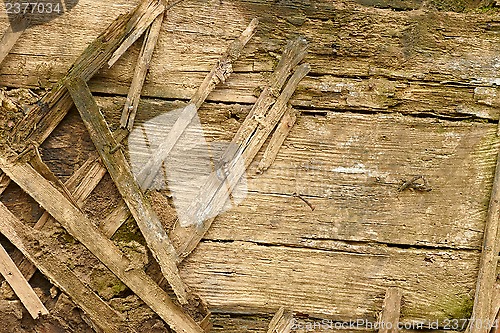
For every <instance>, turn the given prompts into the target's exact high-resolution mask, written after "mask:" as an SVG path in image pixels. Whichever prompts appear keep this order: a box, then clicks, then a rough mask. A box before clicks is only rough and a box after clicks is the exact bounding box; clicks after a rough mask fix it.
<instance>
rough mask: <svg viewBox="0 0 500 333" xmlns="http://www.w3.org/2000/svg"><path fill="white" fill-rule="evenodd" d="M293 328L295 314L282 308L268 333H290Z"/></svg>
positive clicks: (274, 318) (272, 321) (272, 320)
mask: <svg viewBox="0 0 500 333" xmlns="http://www.w3.org/2000/svg"><path fill="white" fill-rule="evenodd" d="M292 327H293V314H292V312H291V311H289V310H285V308H284V307H281V308H280V309H279V310H278V312H276V314H275V315H274V317H273V319H271V322H270V323H269V327H268V330H267V333H290V332H291V330H292Z"/></svg>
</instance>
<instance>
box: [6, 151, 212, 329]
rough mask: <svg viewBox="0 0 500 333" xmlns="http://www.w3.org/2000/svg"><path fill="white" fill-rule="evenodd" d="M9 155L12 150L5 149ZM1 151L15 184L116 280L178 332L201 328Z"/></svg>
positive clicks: (63, 202)
mask: <svg viewBox="0 0 500 333" xmlns="http://www.w3.org/2000/svg"><path fill="white" fill-rule="evenodd" d="M8 155H9V156H10V158H14V159H15V157H16V156H15V154H14V153H13V152H9V153H8ZM10 158H8V157H7V156H6V155H5V153H4V154H3V155H0V168H1V169H2V170H3V171H4V172H5V173H6V174H7V175H8V176H9V177H10V178H11V179H12V180H13V181H15V182H16V183H17V184H18V185H19V187H21V188H22V189H23V190H24V191H26V192H27V193H28V194H29V195H31V196H32V197H33V198H34V199H35V200H36V201H37V202H38V203H40V205H41V206H42V207H43V208H44V209H45V210H46V211H47V212H49V213H50V215H52V216H53V217H54V218H55V219H56V220H57V221H58V222H59V223H61V225H62V226H63V227H64V228H65V229H66V230H67V231H68V232H69V234H70V235H72V236H73V237H74V238H75V239H77V240H78V241H79V242H81V243H82V244H83V245H84V246H85V247H86V248H87V249H88V250H89V251H90V252H92V253H93V254H94V255H95V256H96V257H97V258H98V259H99V260H100V261H101V262H102V263H103V264H105V265H106V266H107V267H108V268H109V269H110V270H111V271H112V272H113V273H114V274H115V275H116V276H117V277H118V278H119V279H120V280H122V281H123V283H125V285H127V286H128V287H129V288H130V289H131V290H132V291H133V292H134V293H136V294H137V296H138V297H140V298H141V299H142V300H143V301H144V302H145V303H146V304H147V305H149V306H150V307H151V309H153V311H155V312H156V313H157V314H158V315H159V316H160V317H161V318H162V319H163V320H165V322H166V323H167V324H169V325H170V327H172V328H173V329H174V330H176V331H178V332H186V333H187V332H200V333H201V332H203V330H202V329H201V328H200V326H198V325H197V324H196V322H195V321H194V320H193V319H192V318H191V317H190V316H188V315H187V314H186V313H184V311H183V310H182V309H181V308H180V307H179V306H177V305H175V304H174V303H173V302H172V301H171V299H170V297H169V296H168V294H167V293H165V291H163V290H162V289H161V288H160V287H159V286H158V285H157V284H156V283H155V282H154V281H153V280H152V279H151V278H150V277H149V276H148V275H146V274H145V273H144V271H143V270H141V269H138V268H136V267H134V266H133V265H132V264H131V262H130V260H129V259H128V258H126V257H125V256H124V255H123V253H122V252H121V251H120V250H119V249H118V248H117V247H116V246H115V245H114V243H113V242H112V241H110V240H109V239H108V238H106V237H105V236H104V235H103V234H102V233H101V232H100V231H99V230H98V229H97V228H96V227H95V225H94V223H93V222H92V221H90V220H89V219H88V218H87V216H86V215H85V214H84V213H82V212H81V211H80V209H78V208H77V207H75V206H74V205H73V204H72V203H71V202H70V201H69V200H68V199H67V198H66V197H64V195H62V194H61V193H60V192H59V191H58V190H57V189H56V188H54V187H53V185H52V184H51V183H50V182H49V181H47V180H46V179H45V178H43V177H42V176H40V175H39V174H38V173H37V172H36V171H35V170H34V169H33V168H32V167H31V166H30V165H28V164H27V163H23V162H17V163H16V162H12V161H11V160H10Z"/></svg>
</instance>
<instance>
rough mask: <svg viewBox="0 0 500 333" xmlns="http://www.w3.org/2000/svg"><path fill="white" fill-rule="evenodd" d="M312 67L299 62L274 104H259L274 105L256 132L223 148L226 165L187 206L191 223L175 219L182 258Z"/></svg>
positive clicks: (175, 238)
mask: <svg viewBox="0 0 500 333" xmlns="http://www.w3.org/2000/svg"><path fill="white" fill-rule="evenodd" d="M309 70H310V66H309V64H303V65H300V66H298V67H297V69H296V70H295V72H294V73H293V75H292V76H291V78H290V80H289V81H288V83H287V85H286V86H285V88H284V89H283V92H282V93H281V94H280V95H279V96H278V98H277V99H275V100H274V102H273V103H272V104H267V103H263V104H260V105H261V108H264V107H265V108H267V107H268V105H272V107H271V109H270V110H269V111H268V113H267V114H266V117H265V118H262V119H261V120H260V124H261V125H260V126H259V127H256V128H255V129H254V131H253V132H248V131H246V130H243V131H241V132H242V133H249V136H248V137H247V138H245V140H244V142H243V143H241V144H239V145H238V146H237V148H235V146H229V148H228V149H227V150H226V151H225V152H224V156H228V157H226V158H227V159H226V158H225V159H224V160H223V165H221V166H220V167H219V169H218V170H216V171H214V172H213V173H212V174H211V175H210V176H209V177H208V180H207V182H206V183H205V184H204V186H202V188H201V189H200V195H199V197H198V198H196V199H195V200H193V204H192V205H191V207H190V208H188V209H187V210H186V211H187V212H189V213H190V214H191V215H190V216H188V217H186V218H185V219H186V220H188V221H192V222H191V223H192V225H190V226H187V227H185V226H182V225H181V222H180V220H179V219H178V220H177V221H176V223H175V224H174V227H173V229H172V232H171V234H170V235H171V238H172V241H173V242H174V245H175V246H176V249H177V252H178V254H179V257H180V258H181V260H182V258H185V257H186V256H188V255H189V253H191V252H192V251H193V250H194V249H195V248H196V246H197V245H198V243H199V242H200V240H201V239H202V237H203V235H204V234H205V233H206V232H207V231H208V229H209V228H210V226H211V224H212V222H213V221H214V218H209V219H206V217H205V215H206V214H207V212H220V211H221V209H222V208H223V207H224V204H225V203H226V198H227V195H226V193H227V189H226V186H227V188H228V189H229V192H231V191H232V190H233V189H234V187H235V186H236V185H237V183H238V181H239V180H240V178H241V176H242V175H243V173H244V172H245V170H246V168H248V166H249V165H250V164H251V162H252V160H253V159H254V158H255V156H256V155H257V153H258V151H259V150H260V148H261V147H262V145H264V142H265V141H266V139H267V137H268V136H269V135H270V134H271V132H272V130H273V128H274V127H275V126H276V124H277V123H278V122H279V120H280V119H281V117H282V116H283V114H284V112H285V111H286V107H287V103H288V100H289V99H290V97H291V96H292V95H293V93H294V92H295V89H296V88H297V85H298V84H299V82H300V80H302V78H304V77H305V76H306V75H307V73H308V72H309ZM261 108H258V109H255V111H254V114H258V113H261V111H262V110H261ZM249 117H250V116H249ZM252 118H253V117H252ZM247 120H249V121H247ZM246 126H250V127H253V119H250V118H248V117H247V119H245V121H244V122H243V124H242V125H241V127H240V129H241V128H242V127H246ZM239 132H240V131H239ZM241 165H243V167H241ZM221 169H224V170H226V171H225V172H224V177H222V179H221V177H220V174H221V172H220V171H221Z"/></svg>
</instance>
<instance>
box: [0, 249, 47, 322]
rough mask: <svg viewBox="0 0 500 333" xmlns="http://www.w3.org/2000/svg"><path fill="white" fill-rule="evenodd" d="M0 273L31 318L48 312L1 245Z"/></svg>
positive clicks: (36, 317)
mask: <svg viewBox="0 0 500 333" xmlns="http://www.w3.org/2000/svg"><path fill="white" fill-rule="evenodd" d="M0 274H2V276H3V277H4V279H5V280H6V281H7V283H8V284H9V285H10V287H11V288H12V290H14V292H15V293H16V295H17V297H18V298H19V300H21V303H23V305H24V307H25V308H26V310H28V312H29V314H30V315H31V317H32V318H33V319H38V317H39V316H40V315H47V314H49V311H48V310H47V309H46V308H45V306H44V305H43V303H42V301H40V298H38V296H37V294H36V293H35V291H34V290H33V289H32V288H31V286H30V284H29V283H28V281H26V279H25V277H24V276H23V274H22V273H21V272H20V271H19V269H18V268H17V266H16V264H15V263H14V261H12V258H11V257H10V256H9V254H8V253H7V251H6V250H5V248H4V247H3V246H2V245H0Z"/></svg>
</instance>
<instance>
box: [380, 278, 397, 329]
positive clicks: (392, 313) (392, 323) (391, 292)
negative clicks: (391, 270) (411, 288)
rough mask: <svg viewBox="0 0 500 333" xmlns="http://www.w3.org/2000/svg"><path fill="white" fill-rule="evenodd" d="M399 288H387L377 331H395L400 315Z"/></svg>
mask: <svg viewBox="0 0 500 333" xmlns="http://www.w3.org/2000/svg"><path fill="white" fill-rule="evenodd" d="M401 299H402V293H401V289H399V288H396V287H391V288H389V289H387V291H386V294H385V299H384V303H383V304H382V313H381V314H380V320H379V330H378V333H397V332H398V326H399V317H400V315H401Z"/></svg>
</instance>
